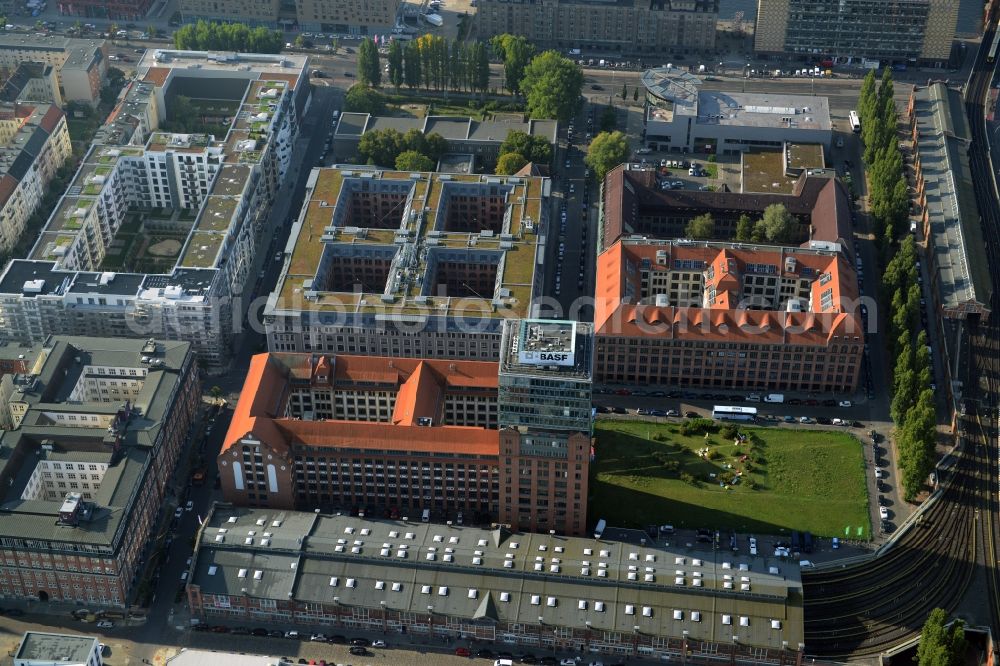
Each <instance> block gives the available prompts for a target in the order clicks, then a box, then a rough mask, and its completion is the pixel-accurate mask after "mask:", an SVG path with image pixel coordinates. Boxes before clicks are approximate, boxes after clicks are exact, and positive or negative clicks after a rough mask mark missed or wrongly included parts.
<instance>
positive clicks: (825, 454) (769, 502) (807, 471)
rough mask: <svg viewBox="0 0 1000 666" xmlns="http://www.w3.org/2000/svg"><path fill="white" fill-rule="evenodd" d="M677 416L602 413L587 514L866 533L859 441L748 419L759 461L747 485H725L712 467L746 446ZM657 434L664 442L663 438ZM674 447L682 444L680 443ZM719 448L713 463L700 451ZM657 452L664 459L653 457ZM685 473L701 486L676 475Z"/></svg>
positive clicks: (774, 530) (747, 528) (645, 521)
mask: <svg viewBox="0 0 1000 666" xmlns="http://www.w3.org/2000/svg"><path fill="white" fill-rule="evenodd" d="M679 428H680V424H676V423H654V422H649V421H624V420H612V419H601V420H599V421H597V423H596V426H595V437H596V440H597V442H596V446H595V460H594V462H593V463H592V464H591V467H590V470H591V477H590V503H589V506H590V516H589V518H590V522H591V523H594V522H596V520H597V519H599V518H604V519H606V520H607V521H608V524H609V525H614V526H619V527H637V528H645V527H647V526H648V525H653V524H658V525H659V524H665V523H666V524H671V525H673V526H675V527H683V528H697V527H708V528H716V529H734V530H736V531H739V532H744V533H745V532H755V533H761V534H781V533H783V532H787V531H790V530H799V531H806V530H808V531H810V532H812V533H813V534H816V535H821V536H844V528H845V527H848V526H850V527H851V536H852V537H855V538H856V537H857V532H856V530H857V528H858V527H862V528H863V529H864V532H863V535H864V537H869V536H870V521H869V517H868V516H869V514H868V495H867V486H866V484H865V468H864V458H863V454H862V445H861V443H860V442H858V440H857V439H855V438H854V437H852V436H850V435H848V434H846V433H840V432H829V431H819V430H799V429H777V428H775V429H770V428H759V427H749V428H741V432H743V433H749V434H753V435H755V436H756V438H757V439H758V440H759V444H757V445H756V447H755V451H756V452H757V453H759V454H760V455H762V456H763V463H762V464H759V465H753V466H752V468H751V470H750V471H749V472H745V474H744V477H743V478H744V479H746V478H747V477H750V478H752V479H753V481H754V484H755V485H756V488H755V489H750V488H748V487H747V484H746V483H738V484H736V485H732V486H729V487H728V488H723V487H721V486H720V485H719V483H718V481H716V480H713V479H712V478H710V477H709V474H712V473H714V474H719V473H723V472H725V471H727V468H726V465H732V466H733V469H739V468H741V467H742V466H743V464H744V463H741V462H739V460H738V457H739V456H740V455H743V454H745V453H747V445H745V444H744V445H741V446H740V447H735V446H734V445H733V442H732V441H730V440H724V439H723V437H722V436H721V435H720V434H719V433H715V434H711V435H710V436H709V438H708V439H707V440H706V438H705V436H704V435H703V434H701V435H693V436H684V435H681V434H680V432H679ZM656 437H659V438H661V439H662V438H666V439H667V440H668V441H657V440H656V439H654V438H656ZM674 445H676V446H674ZM705 447H708V448H709V449H711V450H717V451H718V452H719V454H720V455H721V458H720V459H717V460H714V461H709V460H707V459H704V458H702V457H700V456H699V455H698V454H697V453H696V451H698V450H700V449H703V448H705ZM665 453H666V454H669V459H676V460H678V461H679V462H680V464H681V469H680V470H679V471H678V472H670V471H668V470H666V469H664V468H663V463H662V462H661V460H662V459H667V458H665V457H664V454H665ZM654 454H658V455H659V457H660V458H659V459H658V458H657V457H655V456H654ZM685 472H686V473H688V474H691V475H692V476H693V477H695V478H697V479H699V480H702V481H701V482H700V483H698V484H697V485H693V484H691V483H689V482H686V481H684V480H681V479H680V478H678V474H679V473H685Z"/></svg>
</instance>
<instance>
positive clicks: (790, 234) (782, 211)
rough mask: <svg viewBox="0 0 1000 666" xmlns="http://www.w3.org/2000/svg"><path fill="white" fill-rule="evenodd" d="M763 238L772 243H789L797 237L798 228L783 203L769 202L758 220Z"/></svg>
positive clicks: (797, 224) (796, 222)
mask: <svg viewBox="0 0 1000 666" xmlns="http://www.w3.org/2000/svg"><path fill="white" fill-rule="evenodd" d="M760 224H761V227H762V228H763V232H764V238H766V239H767V240H769V241H771V242H773V243H790V242H793V241H795V240H797V239H798V236H799V234H800V228H799V223H798V221H797V220H796V219H795V218H794V217H792V214H791V213H789V212H788V209H787V208H785V205H784V204H771V205H770V206H768V207H767V208H765V209H764V217H762V218H761V220H760Z"/></svg>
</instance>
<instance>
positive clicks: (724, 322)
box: [594, 241, 862, 344]
mask: <svg viewBox="0 0 1000 666" xmlns="http://www.w3.org/2000/svg"><path fill="white" fill-rule="evenodd" d="M658 253H663V254H658ZM788 257H793V258H794V259H795V273H791V274H798V275H801V271H802V269H804V268H808V269H810V270H811V271H812V275H813V276H815V278H814V279H813V281H812V283H811V287H810V289H811V301H812V303H813V304H814V308H815V309H816V310H817V311H816V312H785V311H773V310H747V309H744V308H740V307H739V303H738V298H739V296H740V294H741V291H742V279H741V277H740V275H741V274H742V273H743V272H744V270H745V268H746V265H747V264H749V263H758V264H772V265H776V266H778V267H779V274H784V275H790V273H788V272H786V270H785V269H786V266H785V260H786V259H787V258H788ZM644 260H645V261H646V262H647V265H648V269H649V270H650V271H657V270H662V271H667V270H672V267H673V266H674V262H675V261H683V260H696V261H702V262H704V266H705V268H706V269H707V268H709V267H711V268H712V269H713V270H714V277H713V278H712V280H711V281H708V280H706V283H708V284H713V285H714V286H715V287H716V298H715V302H714V303H713V304H712V305H711V307H709V308H697V307H677V306H656V305H654V304H642V303H639V300H640V296H641V284H640V282H639V280H640V277H639V266H640V265H642V264H643V261H644ZM683 270H687V271H690V270H692V269H683ZM823 274H829V276H830V278H829V280H826V279H823V280H820V276H821V275H823ZM828 289H829V290H831V292H832V293H831V296H832V298H831V302H832V305H831V306H830V307H829V308H827V309H825V310H822V311H819V308H820V305H819V304H820V303H821V302H822V300H823V299H822V294H823V292H825V291H826V290H828ZM857 296H858V293H857V287H856V283H855V281H854V271H853V268H852V267H851V266H850V264H849V262H848V261H847V259H846V258H845V257H844V256H843V254H836V255H832V254H820V253H810V252H802V251H798V252H790V251H788V250H785V249H783V248H781V247H771V246H768V247H763V248H760V249H753V248H750V247H741V246H724V247H720V246H719V244H716V245H707V244H698V245H682V244H672V243H632V242H623V241H618V242H616V243H615V244H614V245H612V246H611V247H610V248H609V249H607V250H605V251H604V252H602V253H601V254H600V256H599V257H598V259H597V280H596V284H595V309H594V315H595V316H594V326H595V331H596V333H597V335H606V336H614V335H618V336H656V337H665V338H679V339H691V340H694V339H699V340H725V339H729V340H734V341H735V340H739V339H742V338H746V339H747V341H748V342H757V343H760V342H767V341H773V342H779V341H784V342H788V343H794V344H827V343H828V342H829V341H830V340H831V339H832V338H833V336H846V337H854V336H859V335H861V330H862V328H861V321H860V319H859V318H858V317H857V316H855V314H854V309H855V301H854V299H856V298H857Z"/></svg>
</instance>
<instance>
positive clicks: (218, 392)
mask: <svg viewBox="0 0 1000 666" xmlns="http://www.w3.org/2000/svg"><path fill="white" fill-rule="evenodd" d="M208 393H209V395H211V396H212V397H213V398H214V399H216V400H218V399H219V398H221V397H222V387H221V386H213V387H212V388H211V389H210V390H209V392H208Z"/></svg>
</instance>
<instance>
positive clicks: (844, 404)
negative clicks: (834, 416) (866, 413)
mask: <svg viewBox="0 0 1000 666" xmlns="http://www.w3.org/2000/svg"><path fill="white" fill-rule="evenodd" d="M852 404H853V403H852V402H851V401H850V400H841V401H840V402H839V403H838V405H839V406H840V407H850V406H851V405H852Z"/></svg>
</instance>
